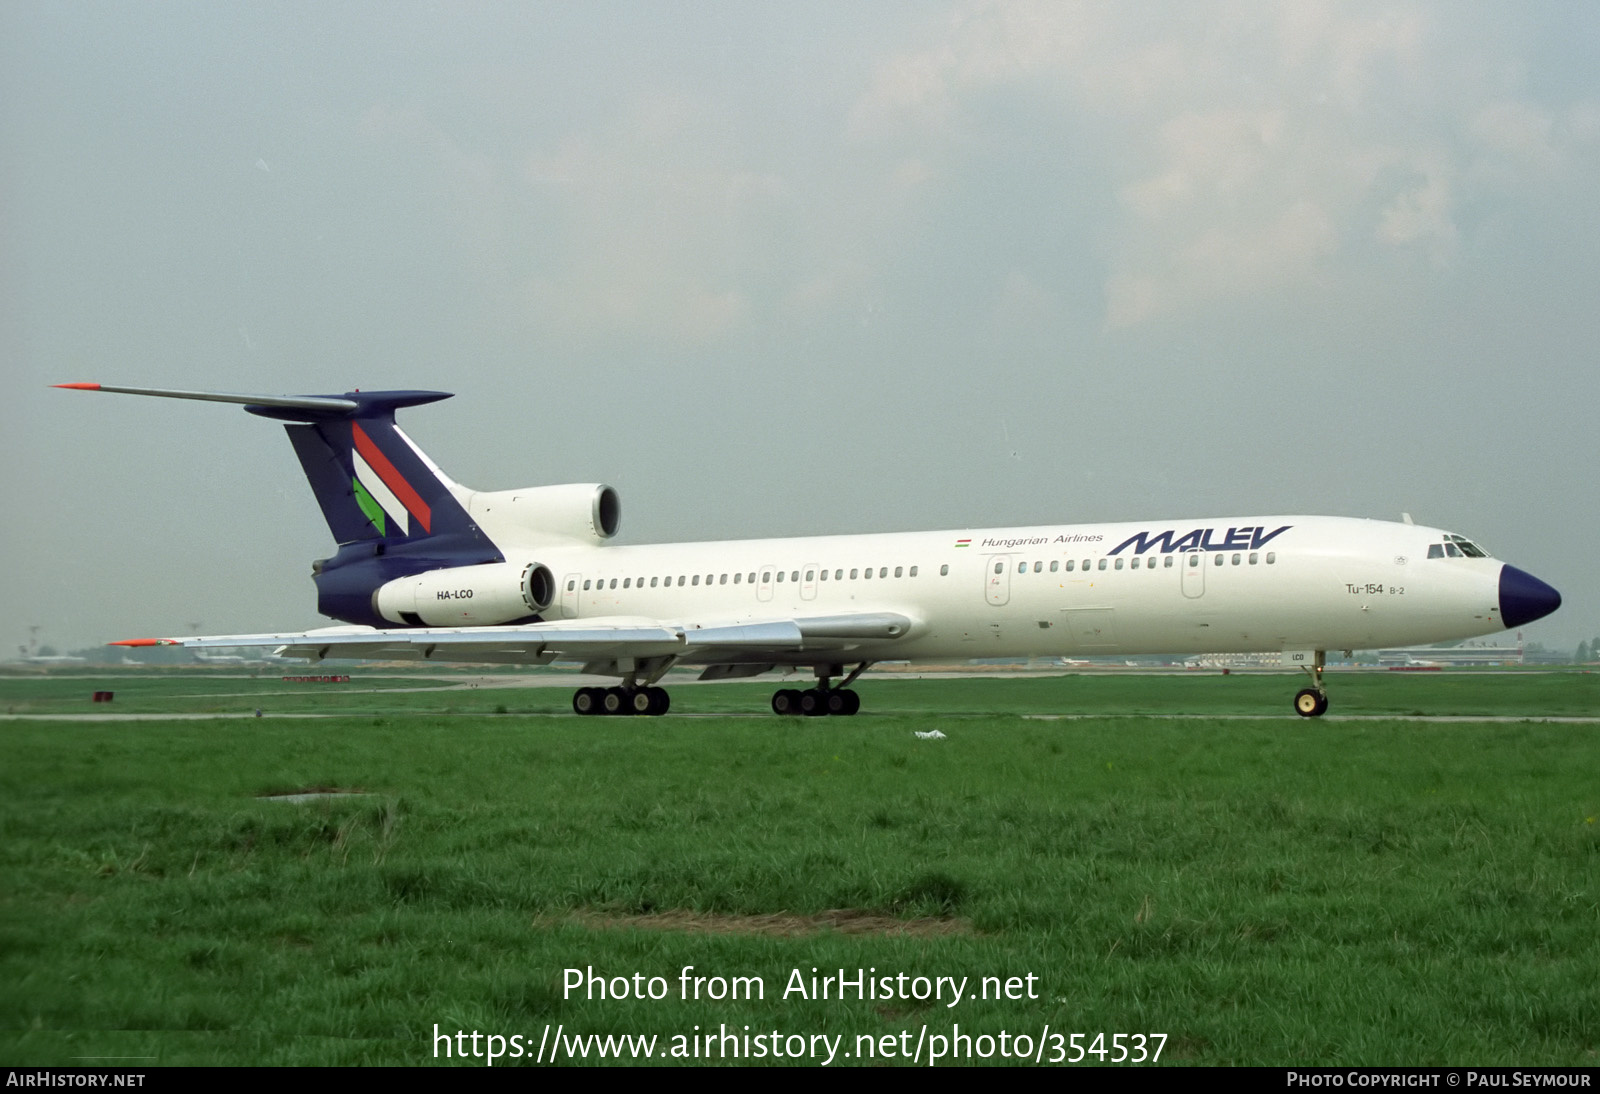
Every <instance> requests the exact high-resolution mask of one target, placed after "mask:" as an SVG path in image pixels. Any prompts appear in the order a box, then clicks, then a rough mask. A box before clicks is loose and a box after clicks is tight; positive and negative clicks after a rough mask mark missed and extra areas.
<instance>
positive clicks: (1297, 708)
mask: <svg viewBox="0 0 1600 1094" xmlns="http://www.w3.org/2000/svg"><path fill="white" fill-rule="evenodd" d="M1327 660H1328V654H1327V651H1326V650H1318V651H1317V655H1316V659H1315V662H1314V663H1313V664H1310V665H1307V666H1305V673H1306V675H1307V676H1309V677H1311V686H1310V687H1308V688H1302V689H1301V690H1300V691H1298V692H1296V693H1295V697H1294V712H1295V713H1296V714H1298V715H1300V717H1302V718H1320V717H1322V716H1323V715H1324V714H1326V713H1327V712H1328V692H1327V689H1326V688H1324V687H1323V686H1322V670H1323V668H1324V667H1325V666H1326V664H1327Z"/></svg>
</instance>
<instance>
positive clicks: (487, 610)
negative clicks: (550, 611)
mask: <svg viewBox="0 0 1600 1094" xmlns="http://www.w3.org/2000/svg"><path fill="white" fill-rule="evenodd" d="M555 595H556V579H555V576H554V575H553V574H551V573H550V569H549V567H547V566H545V565H543V564H542V563H538V562H530V563H526V564H523V563H515V562H491V563H487V564H485V565H482V566H460V567H456V568H454V569H449V570H429V571H428V572H427V573H424V574H418V575H417V576H416V577H402V578H399V579H397V580H395V581H390V582H387V583H386V584H384V585H380V586H379V587H378V591H377V592H376V593H374V594H373V595H372V606H373V608H374V610H375V611H376V613H377V614H378V615H379V616H381V617H382V618H383V619H385V620H387V621H389V622H390V623H398V624H401V625H407V624H409V625H410V626H413V627H421V626H427V627H491V626H495V625H498V624H505V623H517V622H522V621H524V620H527V619H529V618H530V617H533V616H537V615H538V614H539V613H540V612H542V611H544V610H545V609H547V608H548V607H550V602H551V601H552V600H554V599H555Z"/></svg>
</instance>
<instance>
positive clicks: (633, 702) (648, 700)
mask: <svg viewBox="0 0 1600 1094" xmlns="http://www.w3.org/2000/svg"><path fill="white" fill-rule="evenodd" d="M654 690H655V689H654V688H640V689H639V690H638V691H630V692H629V693H628V713H629V714H654V713H655V712H656V711H655V705H656V697H655V696H654V695H651V694H650V693H651V692H652V691H654Z"/></svg>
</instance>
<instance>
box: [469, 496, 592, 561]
mask: <svg viewBox="0 0 1600 1094" xmlns="http://www.w3.org/2000/svg"><path fill="white" fill-rule="evenodd" d="M467 512H468V513H470V514H471V516H472V519H473V520H475V521H476V522H477V523H478V526H479V527H481V528H482V529H483V530H484V532H485V533H487V534H488V536H489V538H490V539H492V540H494V542H495V543H497V544H499V545H500V546H501V547H502V548H503V547H505V546H507V545H508V544H517V545H528V546H534V545H538V544H547V543H562V544H567V543H583V544H596V545H597V544H601V543H604V542H605V541H606V540H608V539H610V538H611V537H612V536H614V535H616V534H617V528H618V527H619V526H620V525H621V523H622V502H621V500H620V499H619V498H618V497H617V492H616V491H615V490H613V489H612V488H611V487H609V486H606V485H605V484H604V483H567V484H564V485H561V486H530V487H526V488H524V489H522V490H492V491H488V490H479V491H476V492H474V493H473V494H472V496H471V498H470V499H469V500H468V502H467Z"/></svg>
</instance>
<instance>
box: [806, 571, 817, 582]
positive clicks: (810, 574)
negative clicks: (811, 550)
mask: <svg viewBox="0 0 1600 1094" xmlns="http://www.w3.org/2000/svg"><path fill="white" fill-rule="evenodd" d="M816 579H817V571H815V570H807V571H806V580H807V581H815V580H816Z"/></svg>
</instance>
